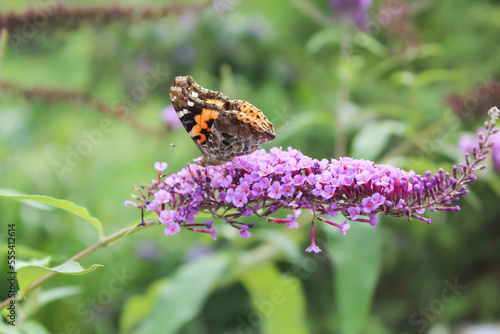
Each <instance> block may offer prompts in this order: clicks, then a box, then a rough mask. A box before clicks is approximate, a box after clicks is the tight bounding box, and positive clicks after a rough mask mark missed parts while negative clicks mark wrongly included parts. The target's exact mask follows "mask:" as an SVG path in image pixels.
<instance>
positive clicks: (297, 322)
mask: <svg viewBox="0 0 500 334" xmlns="http://www.w3.org/2000/svg"><path fill="white" fill-rule="evenodd" d="M242 283H243V284H244V285H245V287H246V288H247V290H248V292H249V293H250V295H251V298H252V303H253V305H254V309H255V311H254V312H255V313H256V314H258V317H259V320H260V321H259V323H260V322H261V323H262V325H261V330H262V333H264V334H274V333H288V334H306V333H309V331H308V329H307V326H306V319H307V317H306V306H305V297H304V291H303V290H302V289H300V288H297V287H300V282H298V279H297V278H295V277H291V276H289V277H283V275H282V274H281V273H280V272H279V271H278V270H277V269H276V268H275V267H274V265H272V264H268V265H266V266H262V267H258V268H255V270H252V273H251V274H250V275H245V276H244V277H243V280H242ZM243 320H247V319H243ZM252 321H253V322H255V317H254V318H253V320H252ZM252 321H247V322H246V323H244V324H245V325H247V326H248V328H247V330H246V331H245V332H248V333H254V332H258V330H257V329H256V328H252V324H253V322H252Z"/></svg>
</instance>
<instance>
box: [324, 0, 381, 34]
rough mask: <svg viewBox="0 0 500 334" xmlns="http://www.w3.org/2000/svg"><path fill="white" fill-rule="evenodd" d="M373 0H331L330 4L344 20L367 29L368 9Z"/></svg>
mask: <svg viewBox="0 0 500 334" xmlns="http://www.w3.org/2000/svg"><path fill="white" fill-rule="evenodd" d="M372 2H373V0H330V6H331V7H332V8H333V9H335V10H336V11H337V12H338V15H339V16H340V17H341V18H342V19H343V20H344V21H348V22H350V23H353V24H355V25H357V26H358V27H359V28H360V29H363V30H366V29H367V26H368V11H369V10H370V8H371V6H372Z"/></svg>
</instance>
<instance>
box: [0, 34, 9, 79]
mask: <svg viewBox="0 0 500 334" xmlns="http://www.w3.org/2000/svg"><path fill="white" fill-rule="evenodd" d="M8 38H9V35H8V33H7V29H5V28H2V29H1V30H0V80H2V64H1V62H2V59H3V53H4V50H5V45H7V39H8Z"/></svg>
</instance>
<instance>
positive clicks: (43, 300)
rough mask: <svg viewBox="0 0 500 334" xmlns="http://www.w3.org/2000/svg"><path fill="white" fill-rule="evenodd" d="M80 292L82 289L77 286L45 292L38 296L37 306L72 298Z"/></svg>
mask: <svg viewBox="0 0 500 334" xmlns="http://www.w3.org/2000/svg"><path fill="white" fill-rule="evenodd" d="M81 292H82V288H81V287H79V286H63V287H60V288H54V289H49V290H45V291H42V293H40V295H39V296H38V306H44V305H46V304H48V303H50V302H53V301H54V300H58V299H62V298H66V297H69V296H74V295H77V294H79V293H81Z"/></svg>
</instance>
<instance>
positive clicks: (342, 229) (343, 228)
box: [339, 220, 351, 235]
mask: <svg viewBox="0 0 500 334" xmlns="http://www.w3.org/2000/svg"><path fill="white" fill-rule="evenodd" d="M350 227H351V225H350V224H349V223H348V222H347V220H344V222H343V223H342V224H340V226H339V230H340V234H342V235H346V233H345V231H347V230H348V229H349V228H350Z"/></svg>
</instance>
